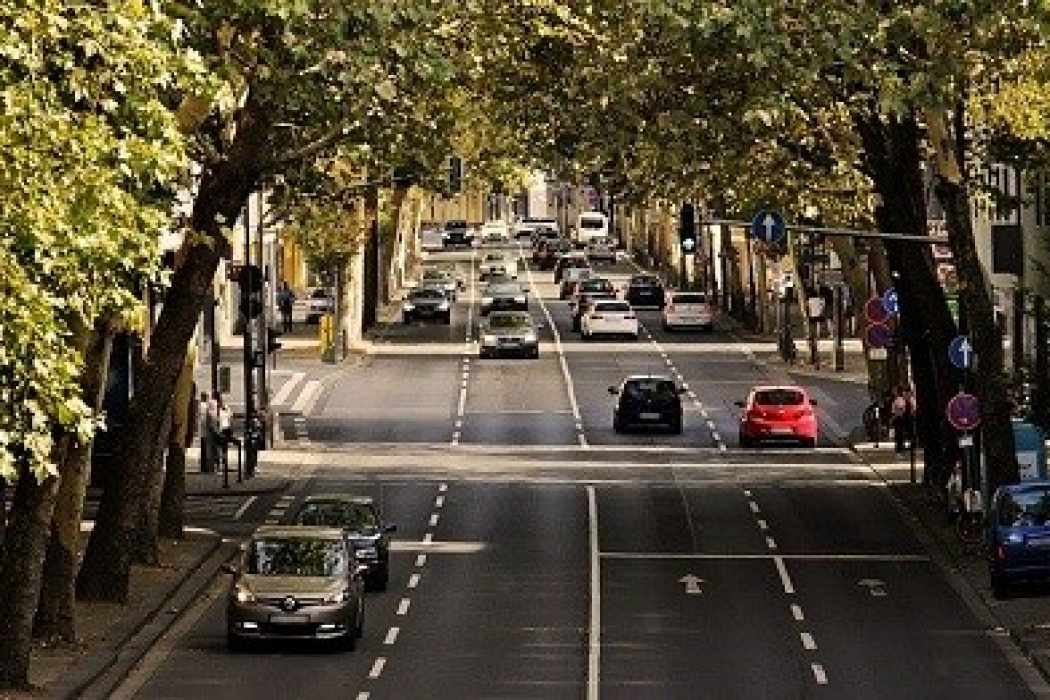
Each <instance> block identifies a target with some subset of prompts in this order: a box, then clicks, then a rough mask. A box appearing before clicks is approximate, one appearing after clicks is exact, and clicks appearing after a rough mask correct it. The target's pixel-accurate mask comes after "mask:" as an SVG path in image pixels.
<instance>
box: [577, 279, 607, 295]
mask: <svg viewBox="0 0 1050 700" xmlns="http://www.w3.org/2000/svg"><path fill="white" fill-rule="evenodd" d="M612 288H613V285H612V282H610V281H609V280H607V279H589V280H587V281H586V282H584V283H583V286H582V287H581V289H582V290H583V291H585V292H605V291H609V290H610V289H612Z"/></svg>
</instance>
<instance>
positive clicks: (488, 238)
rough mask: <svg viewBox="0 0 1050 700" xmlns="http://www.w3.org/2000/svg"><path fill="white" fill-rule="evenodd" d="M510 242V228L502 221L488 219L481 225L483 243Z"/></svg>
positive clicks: (497, 243)
mask: <svg viewBox="0 0 1050 700" xmlns="http://www.w3.org/2000/svg"><path fill="white" fill-rule="evenodd" d="M509 242H510V230H509V229H508V227H507V224H505V223H504V222H502V221H486V222H485V223H484V224H483V225H482V227H481V244H482V245H502V244H504V243H509Z"/></svg>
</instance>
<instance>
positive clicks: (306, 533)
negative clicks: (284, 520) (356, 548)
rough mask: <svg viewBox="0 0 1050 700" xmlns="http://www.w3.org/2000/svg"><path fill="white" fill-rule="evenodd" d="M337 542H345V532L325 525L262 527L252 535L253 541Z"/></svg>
mask: <svg viewBox="0 0 1050 700" xmlns="http://www.w3.org/2000/svg"><path fill="white" fill-rule="evenodd" d="M270 537H273V538H277V537H281V538H286V539H296V538H298V539H304V540H306V539H309V540H337V541H339V542H342V541H343V531H342V530H341V529H339V528H337V527H325V526H323V525H260V526H259V527H258V528H256V530H255V532H253V533H252V539H266V538H270Z"/></svg>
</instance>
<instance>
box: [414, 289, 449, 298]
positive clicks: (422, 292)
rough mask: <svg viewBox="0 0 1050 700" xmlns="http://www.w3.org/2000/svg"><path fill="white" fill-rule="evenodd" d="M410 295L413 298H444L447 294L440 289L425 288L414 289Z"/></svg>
mask: <svg viewBox="0 0 1050 700" xmlns="http://www.w3.org/2000/svg"><path fill="white" fill-rule="evenodd" d="M409 297H410V298H412V299H444V298H445V295H444V294H443V293H442V292H441V290H440V289H433V288H424V289H416V290H414V291H413V292H412V293H411V294H409Z"/></svg>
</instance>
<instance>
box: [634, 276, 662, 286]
mask: <svg viewBox="0 0 1050 700" xmlns="http://www.w3.org/2000/svg"><path fill="white" fill-rule="evenodd" d="M658 284H659V282H658V281H657V280H656V278H654V277H632V278H631V286H632V287H655V286H656V285H658Z"/></svg>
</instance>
